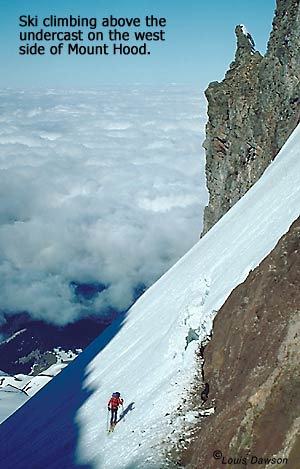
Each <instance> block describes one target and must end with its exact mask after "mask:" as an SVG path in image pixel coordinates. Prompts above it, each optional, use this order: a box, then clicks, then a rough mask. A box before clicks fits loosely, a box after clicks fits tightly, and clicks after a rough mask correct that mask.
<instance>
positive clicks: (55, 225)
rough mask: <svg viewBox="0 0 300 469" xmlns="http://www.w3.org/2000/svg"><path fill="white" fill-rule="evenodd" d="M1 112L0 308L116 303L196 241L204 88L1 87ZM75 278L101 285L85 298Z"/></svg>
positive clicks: (71, 313) (59, 313)
mask: <svg viewBox="0 0 300 469" xmlns="http://www.w3.org/2000/svg"><path fill="white" fill-rule="evenodd" d="M0 111H1V114H0V120H1V126H0V178H1V185H0V198H1V205H0V310H2V311H5V312H6V313H7V312H18V311H28V312H29V313H30V314H31V316H32V317H34V318H42V319H44V320H47V321H49V322H54V323H56V324H66V323H68V322H71V321H74V320H76V319H78V318H79V317H82V316H83V315H87V314H91V313H96V314H104V313H105V311H106V310H107V307H110V308H112V309H116V310H119V311H121V310H124V309H126V308H127V307H128V306H129V305H130V304H131V302H132V300H133V298H134V292H135V289H136V288H137V286H138V285H141V284H144V285H145V286H147V287H148V286H150V285H151V284H152V283H153V282H154V281H155V280H156V279H157V278H158V277H159V276H160V275H162V274H163V273H164V272H165V271H166V270H167V269H168V268H169V267H170V266H171V265H172V264H174V263H175V262H176V260H177V259H178V258H179V257H181V256H182V255H183V254H184V253H185V252H186V251H187V250H188V249H189V248H190V247H191V246H192V245H193V244H194V243H195V242H196V241H197V240H198V238H199V234H200V231H201V226H202V213H203V207H204V205H205V203H206V202H207V195H206V190H205V181H204V152H203V149H202V148H201V143H202V141H203V139H204V123H205V119H206V117H205V103H204V99H203V98H202V97H201V93H200V92H193V91H187V90H182V89H179V88H178V87H176V86H170V87H167V88H165V89H156V90H153V89H152V90H149V89H145V88H142V87H138V86H137V87H136V88H135V89H130V90H129V89H124V90H120V89H119V90H117V89H114V90H113V89H104V90H102V91H84V92H80V91H64V92H63V91H60V92H56V91H46V92H45V91H41V92H37V91H11V90H2V91H1V92H0ZM71 282H77V283H83V284H85V283H87V284H93V283H102V284H104V285H106V286H107V288H106V289H105V290H104V291H103V292H101V293H98V294H97V295H96V296H95V297H94V298H93V300H90V301H89V304H85V305H83V304H80V303H79V302H78V301H77V299H76V296H75V295H74V289H73V288H71V287H70V283H71Z"/></svg>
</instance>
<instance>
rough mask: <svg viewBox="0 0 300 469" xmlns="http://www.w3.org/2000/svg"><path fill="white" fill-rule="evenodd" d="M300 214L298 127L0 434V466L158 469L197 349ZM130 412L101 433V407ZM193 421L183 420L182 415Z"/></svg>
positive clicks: (178, 424) (177, 422)
mask: <svg viewBox="0 0 300 469" xmlns="http://www.w3.org/2000/svg"><path fill="white" fill-rule="evenodd" d="M299 211H300V128H299V127H298V128H297V129H296V130H295V131H294V133H293V134H292V136H291V137H290V139H289V140H288V142H287V143H286V145H285V146H284V148H283V149H282V151H281V152H280V154H279V155H278V157H277V158H276V160H275V161H274V162H273V163H272V164H271V165H270V167H269V168H268V169H267V171H266V172H265V174H264V175H263V176H262V178H261V179H260V180H259V181H258V182H257V183H256V184H255V186H254V187H253V188H252V189H251V190H250V191H249V192H248V193H247V194H246V195H245V196H244V197H243V198H242V199H241V200H240V201H239V202H238V203H237V204H236V205H235V206H234V207H233V208H232V209H231V210H230V211H229V212H228V213H227V214H226V215H225V216H224V217H223V218H222V219H221V220H220V221H219V223H218V224H217V225H216V226H214V228H212V229H211V230H210V231H209V232H208V233H207V235H206V236H205V237H204V238H203V239H201V240H200V241H199V242H198V243H197V244H196V245H195V246H194V247H193V248H192V249H191V250H190V251H189V252H188V253H187V254H186V255H185V256H184V257H183V258H182V259H181V260H180V261H179V262H178V263H177V264H176V265H175V266H174V267H173V268H172V269H170V270H169V271H168V272H167V273H166V274H165V275H164V276H163V277H162V278H161V279H160V280H159V281H158V282H157V283H156V284H154V285H153V286H152V287H151V288H150V289H149V290H148V291H147V292H146V293H145V294H144V295H143V296H142V297H141V298H140V299H139V300H138V301H137V302H136V304H135V305H134V306H133V307H132V308H131V309H130V311H129V312H128V313H127V315H125V316H123V317H121V318H120V319H119V320H118V321H116V322H115V323H114V324H113V325H112V326H111V327H110V328H109V329H108V330H106V331H105V332H104V334H102V335H101V336H100V337H99V338H98V339H97V340H96V341H94V342H93V343H92V344H91V346H90V347H89V348H87V349H86V350H85V351H84V352H83V353H82V354H81V355H80V356H79V357H78V358H77V359H76V360H75V361H74V362H73V363H72V364H71V365H70V366H69V367H68V368H67V369H66V370H64V372H63V373H61V374H60V375H59V376H58V377H57V378H55V379H54V380H53V381H52V382H51V383H50V384H49V385H47V386H46V387H45V388H43V389H42V391H41V392H40V393H38V394H37V395H35V396H34V397H33V398H32V399H31V400H30V401H29V402H28V403H27V404H26V405H25V406H23V407H22V408H21V409H20V410H19V411H18V412H17V413H16V414H15V415H13V416H12V417H11V418H9V419H8V420H7V421H6V422H5V423H4V424H2V425H1V427H0V437H1V441H2V442H3V443H2V447H1V449H0V460H1V464H2V465H3V467H5V468H24V469H25V468H26V469H27V468H29V467H30V468H33V467H35V468H40V467H45V468H60V469H62V468H64V469H65V468H71V467H76V466H80V467H84V468H99V469H100V468H101V469H106V468H110V469H121V468H123V469H124V468H126V469H129V468H131V469H134V468H156V469H158V468H162V467H164V463H163V450H164V445H160V443H161V441H162V440H163V439H165V437H166V436H167V435H168V434H170V433H171V431H172V430H175V434H176V431H180V427H181V424H182V421H181V419H180V418H179V417H176V409H177V407H178V406H179V404H180V403H181V402H182V398H183V397H184V396H185V394H186V389H187V388H188V387H189V384H190V383H191V381H192V379H193V376H194V372H195V358H194V352H195V349H196V347H197V343H196V342H192V343H190V345H189V346H188V347H187V349H186V350H185V346H186V336H187V334H188V331H189V329H190V328H192V329H197V331H198V333H199V335H200V337H201V338H202V337H204V336H205V335H206V334H207V333H208V332H209V331H210V329H211V323H212V319H213V316H214V315H215V312H216V311H217V310H218V309H219V308H220V306H221V305H222V304H223V303H224V301H225V300H226V298H227V297H228V296H229V294H230V292H231V291H232V290H233V289H234V288H235V287H236V286H237V285H238V284H239V283H241V282H243V280H244V279H245V278H246V277H247V275H248V273H249V272H250V270H252V269H254V268H255V267H256V266H257V265H258V264H259V263H260V262H261V260H262V259H263V258H264V257H265V256H266V255H267V254H268V253H269V252H270V251H271V250H272V249H273V248H274V246H275V244H276V243H277V241H278V240H279V239H280V238H281V236H282V235H283V234H284V233H285V232H286V231H287V230H288V228H289V226H290V225H291V223H292V222H293V221H294V220H295V219H296V218H297V217H298V216H299ZM116 390H118V391H120V392H121V394H122V395H123V397H124V399H125V408H127V407H128V412H127V414H126V418H125V420H124V419H123V420H121V421H120V423H119V424H118V425H117V427H116V430H115V432H114V433H113V434H111V435H109V436H108V435H107V433H106V426H107V400H108V398H109V396H110V393H111V392H113V391H116ZM189 417H191V420H192V417H193V415H192V414H190V415H189V416H188V418H189Z"/></svg>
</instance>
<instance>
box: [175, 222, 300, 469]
mask: <svg viewBox="0 0 300 469" xmlns="http://www.w3.org/2000/svg"><path fill="white" fill-rule="evenodd" d="M299 245H300V221H299V220H297V221H296V222H295V223H294V224H293V225H292V227H291V228H290V230H289V232H288V233H287V234H286V235H284V236H283V238H282V239H281V240H280V241H279V243H278V244H277V246H276V248H275V249H274V250H273V251H272V253H270V254H269V256H268V257H267V258H266V259H265V260H264V261H263V262H262V263H261V264H260V266H259V267H257V268H256V269H255V270H254V271H253V272H251V274H250V275H249V276H248V278H247V280H246V281H245V282H244V283H243V284H241V285H239V286H238V287H237V288H236V289H235V290H234V291H233V292H232V294H231V295H230V297H229V298H228V299H227V301H226V303H225V304H224V305H223V307H222V308H221V310H220V311H219V312H218V314H217V316H216V318H215V320H214V325H213V336H212V340H211V341H210V342H209V344H208V345H207V347H206V349H205V351H204V360H205V363H204V368H203V372H204V379H205V381H207V382H209V385H210V393H209V396H208V400H207V402H206V403H205V407H208V408H209V407H211V406H214V407H215V413H214V414H213V415H211V416H209V417H207V418H205V419H203V420H202V421H200V423H199V425H197V426H196V428H195V429H194V438H193V442H192V443H191V444H190V445H188V447H187V449H186V450H185V451H184V452H183V453H182V454H181V459H180V461H178V463H180V464H179V465H180V466H181V467H188V468H191V469H192V468H206V469H210V468H219V467H220V465H221V464H222V465H224V464H225V465H226V464H227V465H230V464H229V461H230V460H235V461H238V460H240V461H244V462H245V461H246V464H244V465H246V466H247V465H249V466H251V467H253V462H251V461H254V459H252V458H262V461H265V462H261V463H260V464H259V467H276V468H279V467H287V468H292V469H293V468H296V467H299V450H300V401H299V387H300V367H299V362H300V308H299V304H300V256H299ZM202 378H203V377H202V370H200V369H199V375H198V377H197V382H198V389H199V391H200V389H201V385H200V383H202V382H203V379H202ZM199 394H200V392H199ZM199 409H202V410H203V406H202V407H200V406H199ZM270 435H271V436H270ZM216 450H219V451H221V453H222V455H223V457H222V458H221V460H219V459H214V457H213V454H214V451H216ZM267 458H269V459H270V460H272V458H273V460H274V461H275V462H270V463H269V464H268V463H267V462H266V461H267ZM283 458H286V459H287V463H286V462H284V463H283V462H282V460H283ZM222 461H223V462H222ZM239 464H242V463H241V462H240V463H239ZM254 467H257V466H254Z"/></svg>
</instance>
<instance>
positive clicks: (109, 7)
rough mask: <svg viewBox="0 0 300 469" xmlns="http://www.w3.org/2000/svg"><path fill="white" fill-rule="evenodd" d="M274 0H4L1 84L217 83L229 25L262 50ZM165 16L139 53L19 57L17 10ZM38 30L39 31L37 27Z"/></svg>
mask: <svg viewBox="0 0 300 469" xmlns="http://www.w3.org/2000/svg"><path fill="white" fill-rule="evenodd" d="M3 3H4V2H3ZM274 10H275V0H264V1H261V0H242V1H241V0H227V1H224V0H210V1H204V0H186V1H182V0H152V1H150V0H123V1H122V0H110V1H108V0H86V1H84V0H64V1H61V0H43V1H42V2H41V1H40V0H27V1H26V2H23V1H19V0H11V1H10V2H5V5H2V14H1V19H0V31H1V33H0V34H1V43H0V44H1V46H0V54H1V62H2V64H3V65H4V66H2V72H1V76H0V86H1V87H7V86H12V87H33V88H34V87H61V88H67V87H80V88H82V87H101V85H103V84H109V83H113V84H121V85H127V84H131V83H136V82H140V83H145V84H165V83H171V82H175V83H183V84H192V85H195V86H197V87H200V88H205V87H206V85H207V83H208V82H209V81H212V80H221V79H222V78H223V76H224V73H225V71H226V69H227V68H228V65H229V63H230V62H231V61H232V59H233V57H234V52H235V46H236V39H235V35H234V28H235V26H236V25H237V24H239V23H244V24H245V25H246V26H247V28H248V29H249V31H250V32H251V34H252V36H253V37H254V40H255V42H256V45H257V48H258V50H260V51H262V52H264V51H265V48H266V44H267V40H268V37H269V33H270V30H271V24H272V18H273V14H274ZM27 14H31V15H35V14H37V15H39V16H49V15H50V14H53V15H57V16H68V15H70V14H72V15H74V16H77V15H81V16H96V17H97V18H101V17H104V16H108V15H110V14H112V15H114V16H118V17H121V16H127V17H142V18H143V17H144V16H145V15H147V14H153V15H155V16H160V17H165V18H166V19H167V28H166V41H165V42H164V43H160V44H153V45H152V46H151V55H147V56H145V57H141V56H137V57H118V56H108V57H104V56H90V57H86V56H85V57H83V56H78V57H69V56H66V55H63V56H62V57H57V56H49V55H47V56H38V57H27V56H26V57H25V56H23V57H21V56H19V54H18V45H19V44H18V32H19V27H18V23H19V20H18V18H19V16H20V15H27ZM37 29H39V28H37Z"/></svg>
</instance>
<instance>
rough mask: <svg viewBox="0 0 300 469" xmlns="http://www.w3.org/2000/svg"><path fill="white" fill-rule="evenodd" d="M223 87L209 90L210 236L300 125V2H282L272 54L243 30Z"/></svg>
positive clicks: (206, 216) (239, 30) (272, 38)
mask: <svg viewBox="0 0 300 469" xmlns="http://www.w3.org/2000/svg"><path fill="white" fill-rule="evenodd" d="M236 36H237V51H236V56H235V60H234V62H233V63H232V64H231V66H230V69H229V71H228V72H227V73H226V76H225V78H224V80H223V81H222V82H220V83H219V82H213V83H211V84H210V85H209V87H208V89H207V90H206V93H205V94H206V97H207V100H208V117H209V120H208V123H207V127H206V140H205V142H204V148H205V149H206V178H207V186H208V190H209V194H210V200H209V205H208V207H206V209H205V214H204V228H203V234H205V233H206V232H207V231H208V230H209V229H210V228H211V227H212V226H213V225H214V224H215V223H216V222H217V221H218V220H219V219H220V218H221V217H222V216H223V215H224V213H226V212H227V210H229V209H230V208H231V207H232V206H233V205H234V204H235V203H236V202H237V201H238V200H239V199H240V198H241V197H242V196H243V195H244V194H245V192H246V191H247V190H248V189H249V188H250V187H251V186H252V185H253V184H254V183H255V182H256V181H257V180H258V179H259V178H260V176H261V175H262V173H263V172H264V170H265V169H266V168H267V166H268V165H269V164H270V162H271V161H272V159H274V157H275V156H276V154H277V153H278V151H279V150H280V149H281V147H282V145H283V144H284V143H285V141H286V140H287V138H288V137H289V135H290V134H291V132H292V131H293V130H294V128H295V127H296V125H297V124H298V123H299V121H300V47H299V44H300V2H299V0H277V10H276V14H275V18H274V21H273V30H272V33H271V36H270V39H269V43H268V48H267V52H266V54H265V56H264V57H262V56H261V55H260V54H259V52H254V42H253V40H252V38H251V36H250V35H249V34H248V33H247V31H246V30H245V28H244V27H242V25H241V26H237V27H236Z"/></svg>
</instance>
